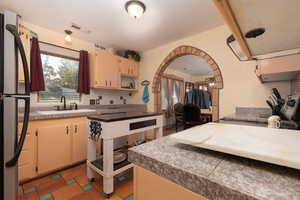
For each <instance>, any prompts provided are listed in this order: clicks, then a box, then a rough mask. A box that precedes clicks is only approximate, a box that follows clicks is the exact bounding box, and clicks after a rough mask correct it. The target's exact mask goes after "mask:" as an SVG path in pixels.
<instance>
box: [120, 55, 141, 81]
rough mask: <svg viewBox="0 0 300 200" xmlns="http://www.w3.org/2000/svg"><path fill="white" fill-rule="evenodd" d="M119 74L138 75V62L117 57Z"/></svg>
mask: <svg viewBox="0 0 300 200" xmlns="http://www.w3.org/2000/svg"><path fill="white" fill-rule="evenodd" d="M118 62H119V67H120V71H121V75H123V76H128V77H138V75H139V63H138V62H136V61H134V60H129V59H126V58H122V57H119V58H118Z"/></svg>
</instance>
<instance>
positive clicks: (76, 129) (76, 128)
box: [75, 125, 78, 133]
mask: <svg viewBox="0 0 300 200" xmlns="http://www.w3.org/2000/svg"><path fill="white" fill-rule="evenodd" d="M77 131H78V127H77V125H75V133H77Z"/></svg>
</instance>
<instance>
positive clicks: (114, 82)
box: [109, 56, 121, 88]
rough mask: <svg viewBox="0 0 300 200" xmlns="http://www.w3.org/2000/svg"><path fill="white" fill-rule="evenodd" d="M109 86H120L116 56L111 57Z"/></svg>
mask: <svg viewBox="0 0 300 200" xmlns="http://www.w3.org/2000/svg"><path fill="white" fill-rule="evenodd" d="M109 86H110V87H111V88H120V87H121V84H120V68H119V63H118V58H117V56H113V57H112V58H111V68H110V80H109Z"/></svg>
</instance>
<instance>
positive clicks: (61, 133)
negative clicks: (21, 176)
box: [37, 120, 72, 174]
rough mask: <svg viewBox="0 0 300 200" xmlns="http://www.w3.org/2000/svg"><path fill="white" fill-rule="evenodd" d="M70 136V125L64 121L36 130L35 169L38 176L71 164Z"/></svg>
mask: <svg viewBox="0 0 300 200" xmlns="http://www.w3.org/2000/svg"><path fill="white" fill-rule="evenodd" d="M57 122H58V121H57ZM71 136H72V133H71V125H70V124H67V123H65V121H64V120H63V121H60V122H58V123H53V124H49V125H46V126H42V127H40V128H38V135H37V168H38V173H39V174H43V173H45V172H49V171H51V170H54V169H59V168H62V167H64V166H67V165H69V164H70V163H71V156H72V152H71V150H72V148H71Z"/></svg>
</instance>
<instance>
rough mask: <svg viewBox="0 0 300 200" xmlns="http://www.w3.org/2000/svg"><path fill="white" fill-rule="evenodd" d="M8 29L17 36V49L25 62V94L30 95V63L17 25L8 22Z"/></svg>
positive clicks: (23, 62)
mask: <svg viewBox="0 0 300 200" xmlns="http://www.w3.org/2000/svg"><path fill="white" fill-rule="evenodd" d="M6 30H8V31H9V32H10V33H11V34H12V35H13V36H14V38H15V44H16V47H17V49H18V50H19V52H20V55H21V60H22V64H23V71H24V79H25V81H24V84H25V94H24V95H30V82H29V70H28V63H27V60H26V55H25V50H24V46H23V44H22V40H21V38H20V36H19V33H18V30H17V27H16V26H15V25H12V24H6Z"/></svg>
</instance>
